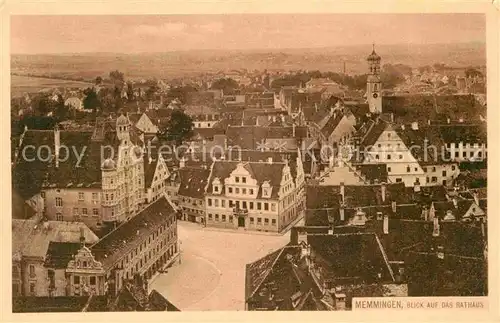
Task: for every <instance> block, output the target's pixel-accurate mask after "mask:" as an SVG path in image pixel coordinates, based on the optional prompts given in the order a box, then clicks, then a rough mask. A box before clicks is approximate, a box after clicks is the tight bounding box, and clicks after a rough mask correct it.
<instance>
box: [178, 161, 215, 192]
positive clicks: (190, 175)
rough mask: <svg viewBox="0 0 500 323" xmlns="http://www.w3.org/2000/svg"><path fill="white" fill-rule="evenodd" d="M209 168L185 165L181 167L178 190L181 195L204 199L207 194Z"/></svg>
mask: <svg viewBox="0 0 500 323" xmlns="http://www.w3.org/2000/svg"><path fill="white" fill-rule="evenodd" d="M209 176H210V169H209V168H200V167H183V168H180V169H179V177H180V181H181V182H180V186H179V191H178V192H177V194H178V195H180V196H186V197H192V198H197V199H202V198H204V196H205V187H206V186H207V181H208V177H209Z"/></svg>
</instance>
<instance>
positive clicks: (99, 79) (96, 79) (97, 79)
mask: <svg viewBox="0 0 500 323" xmlns="http://www.w3.org/2000/svg"><path fill="white" fill-rule="evenodd" d="M101 84H102V77H100V76H98V77H96V78H95V85H101Z"/></svg>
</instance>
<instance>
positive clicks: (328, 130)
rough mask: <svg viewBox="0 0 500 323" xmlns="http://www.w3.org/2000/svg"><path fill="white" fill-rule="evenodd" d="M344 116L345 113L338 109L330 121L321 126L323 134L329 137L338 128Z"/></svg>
mask: <svg viewBox="0 0 500 323" xmlns="http://www.w3.org/2000/svg"><path fill="white" fill-rule="evenodd" d="M342 118H344V114H343V113H341V112H340V111H338V112H337V113H334V114H333V115H332V116H331V117H330V118H329V119H328V122H327V123H326V124H325V126H324V127H323V128H321V134H322V135H323V136H325V137H326V138H328V137H329V136H330V135H331V134H332V132H333V131H334V130H335V128H337V126H338V125H339V123H340V121H341V120H342Z"/></svg>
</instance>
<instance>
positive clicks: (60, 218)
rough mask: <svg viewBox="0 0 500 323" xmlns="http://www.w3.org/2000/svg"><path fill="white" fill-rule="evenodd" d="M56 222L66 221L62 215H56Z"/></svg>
mask: <svg viewBox="0 0 500 323" xmlns="http://www.w3.org/2000/svg"><path fill="white" fill-rule="evenodd" d="M56 221H64V218H63V216H62V213H56Z"/></svg>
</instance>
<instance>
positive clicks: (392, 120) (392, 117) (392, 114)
mask: <svg viewBox="0 0 500 323" xmlns="http://www.w3.org/2000/svg"><path fill="white" fill-rule="evenodd" d="M391 122H392V123H394V112H393V113H391Z"/></svg>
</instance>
